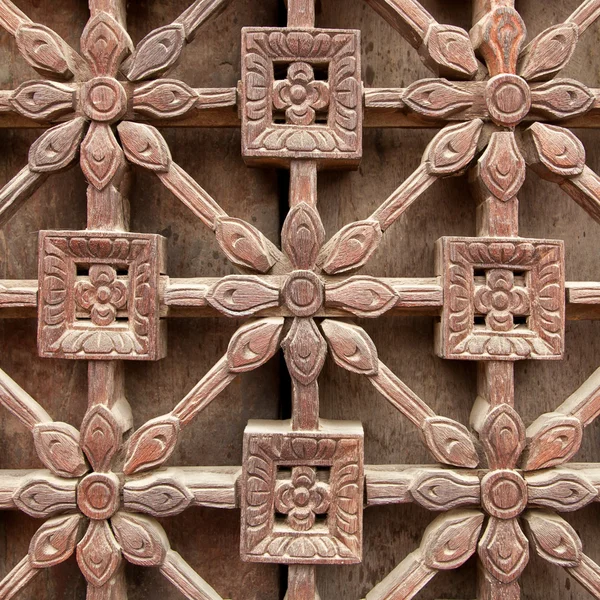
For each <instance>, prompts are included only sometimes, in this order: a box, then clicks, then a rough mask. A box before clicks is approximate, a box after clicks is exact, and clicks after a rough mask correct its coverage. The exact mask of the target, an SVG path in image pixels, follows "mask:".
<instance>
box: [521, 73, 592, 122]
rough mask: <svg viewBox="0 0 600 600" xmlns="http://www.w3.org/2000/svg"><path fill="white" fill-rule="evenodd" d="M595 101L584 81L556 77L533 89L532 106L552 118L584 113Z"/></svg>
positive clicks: (563, 117)
mask: <svg viewBox="0 0 600 600" xmlns="http://www.w3.org/2000/svg"><path fill="white" fill-rule="evenodd" d="M593 103H594V95H593V94H592V93H591V92H590V90H589V88H587V87H586V86H585V85H583V83H580V82H579V81H574V80H572V79H554V80H553V81H549V82H547V83H543V84H541V85H536V86H535V87H534V88H533V89H532V90H531V107H532V109H533V110H535V111H537V112H540V113H542V114H543V115H545V116H547V117H549V118H551V119H569V118H573V117H577V116H579V115H584V114H585V113H586V112H587V111H588V110H589V109H590V108H591V106H592V104H593Z"/></svg>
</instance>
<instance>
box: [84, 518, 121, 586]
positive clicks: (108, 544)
mask: <svg viewBox="0 0 600 600" xmlns="http://www.w3.org/2000/svg"><path fill="white" fill-rule="evenodd" d="M121 560H122V558H121V549H120V548H119V545H118V544H117V540H115V536H114V534H113V532H112V530H111V528H110V526H109V525H108V522H107V521H90V524H89V525H88V529H87V531H86V533H85V535H84V536H83V539H82V540H81V541H80V542H79V544H77V563H78V564H79V568H80V569H81V572H82V573H83V575H84V577H85V578H86V580H87V581H88V583H91V584H92V585H93V586H95V587H101V586H103V585H104V584H105V583H107V582H108V581H109V580H110V578H111V577H112V576H113V575H114V573H115V572H116V570H117V569H118V568H119V565H120V564H121Z"/></svg>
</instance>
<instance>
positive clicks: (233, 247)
mask: <svg viewBox="0 0 600 600" xmlns="http://www.w3.org/2000/svg"><path fill="white" fill-rule="evenodd" d="M215 234H216V237H217V242H218V243H219V246H221V250H223V252H224V253H225V255H226V256H227V258H228V259H229V260H230V261H231V262H232V263H234V264H236V265H240V266H242V267H246V268H247V269H252V270H254V271H258V272H259V273H266V272H267V271H269V270H270V269H271V267H272V266H273V265H274V264H275V260H274V259H273V257H272V256H271V253H270V252H269V245H268V243H267V239H266V238H265V237H264V236H263V235H262V233H260V231H258V229H256V227H254V226H253V225H250V223H246V221H243V220H242V219H236V218H234V217H219V218H218V219H217V222H216V229H215Z"/></svg>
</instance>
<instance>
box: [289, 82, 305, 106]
mask: <svg viewBox="0 0 600 600" xmlns="http://www.w3.org/2000/svg"><path fill="white" fill-rule="evenodd" d="M290 99H291V100H292V102H293V103H294V104H302V103H303V102H304V101H305V100H306V88H305V87H304V86H303V85H299V84H296V85H293V86H292V89H291V90H290Z"/></svg>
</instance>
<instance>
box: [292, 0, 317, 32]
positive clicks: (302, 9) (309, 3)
mask: <svg viewBox="0 0 600 600" xmlns="http://www.w3.org/2000/svg"><path fill="white" fill-rule="evenodd" d="M287 5H288V20H287V24H288V27H301V28H303V29H311V28H312V27H314V26H315V0H287Z"/></svg>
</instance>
